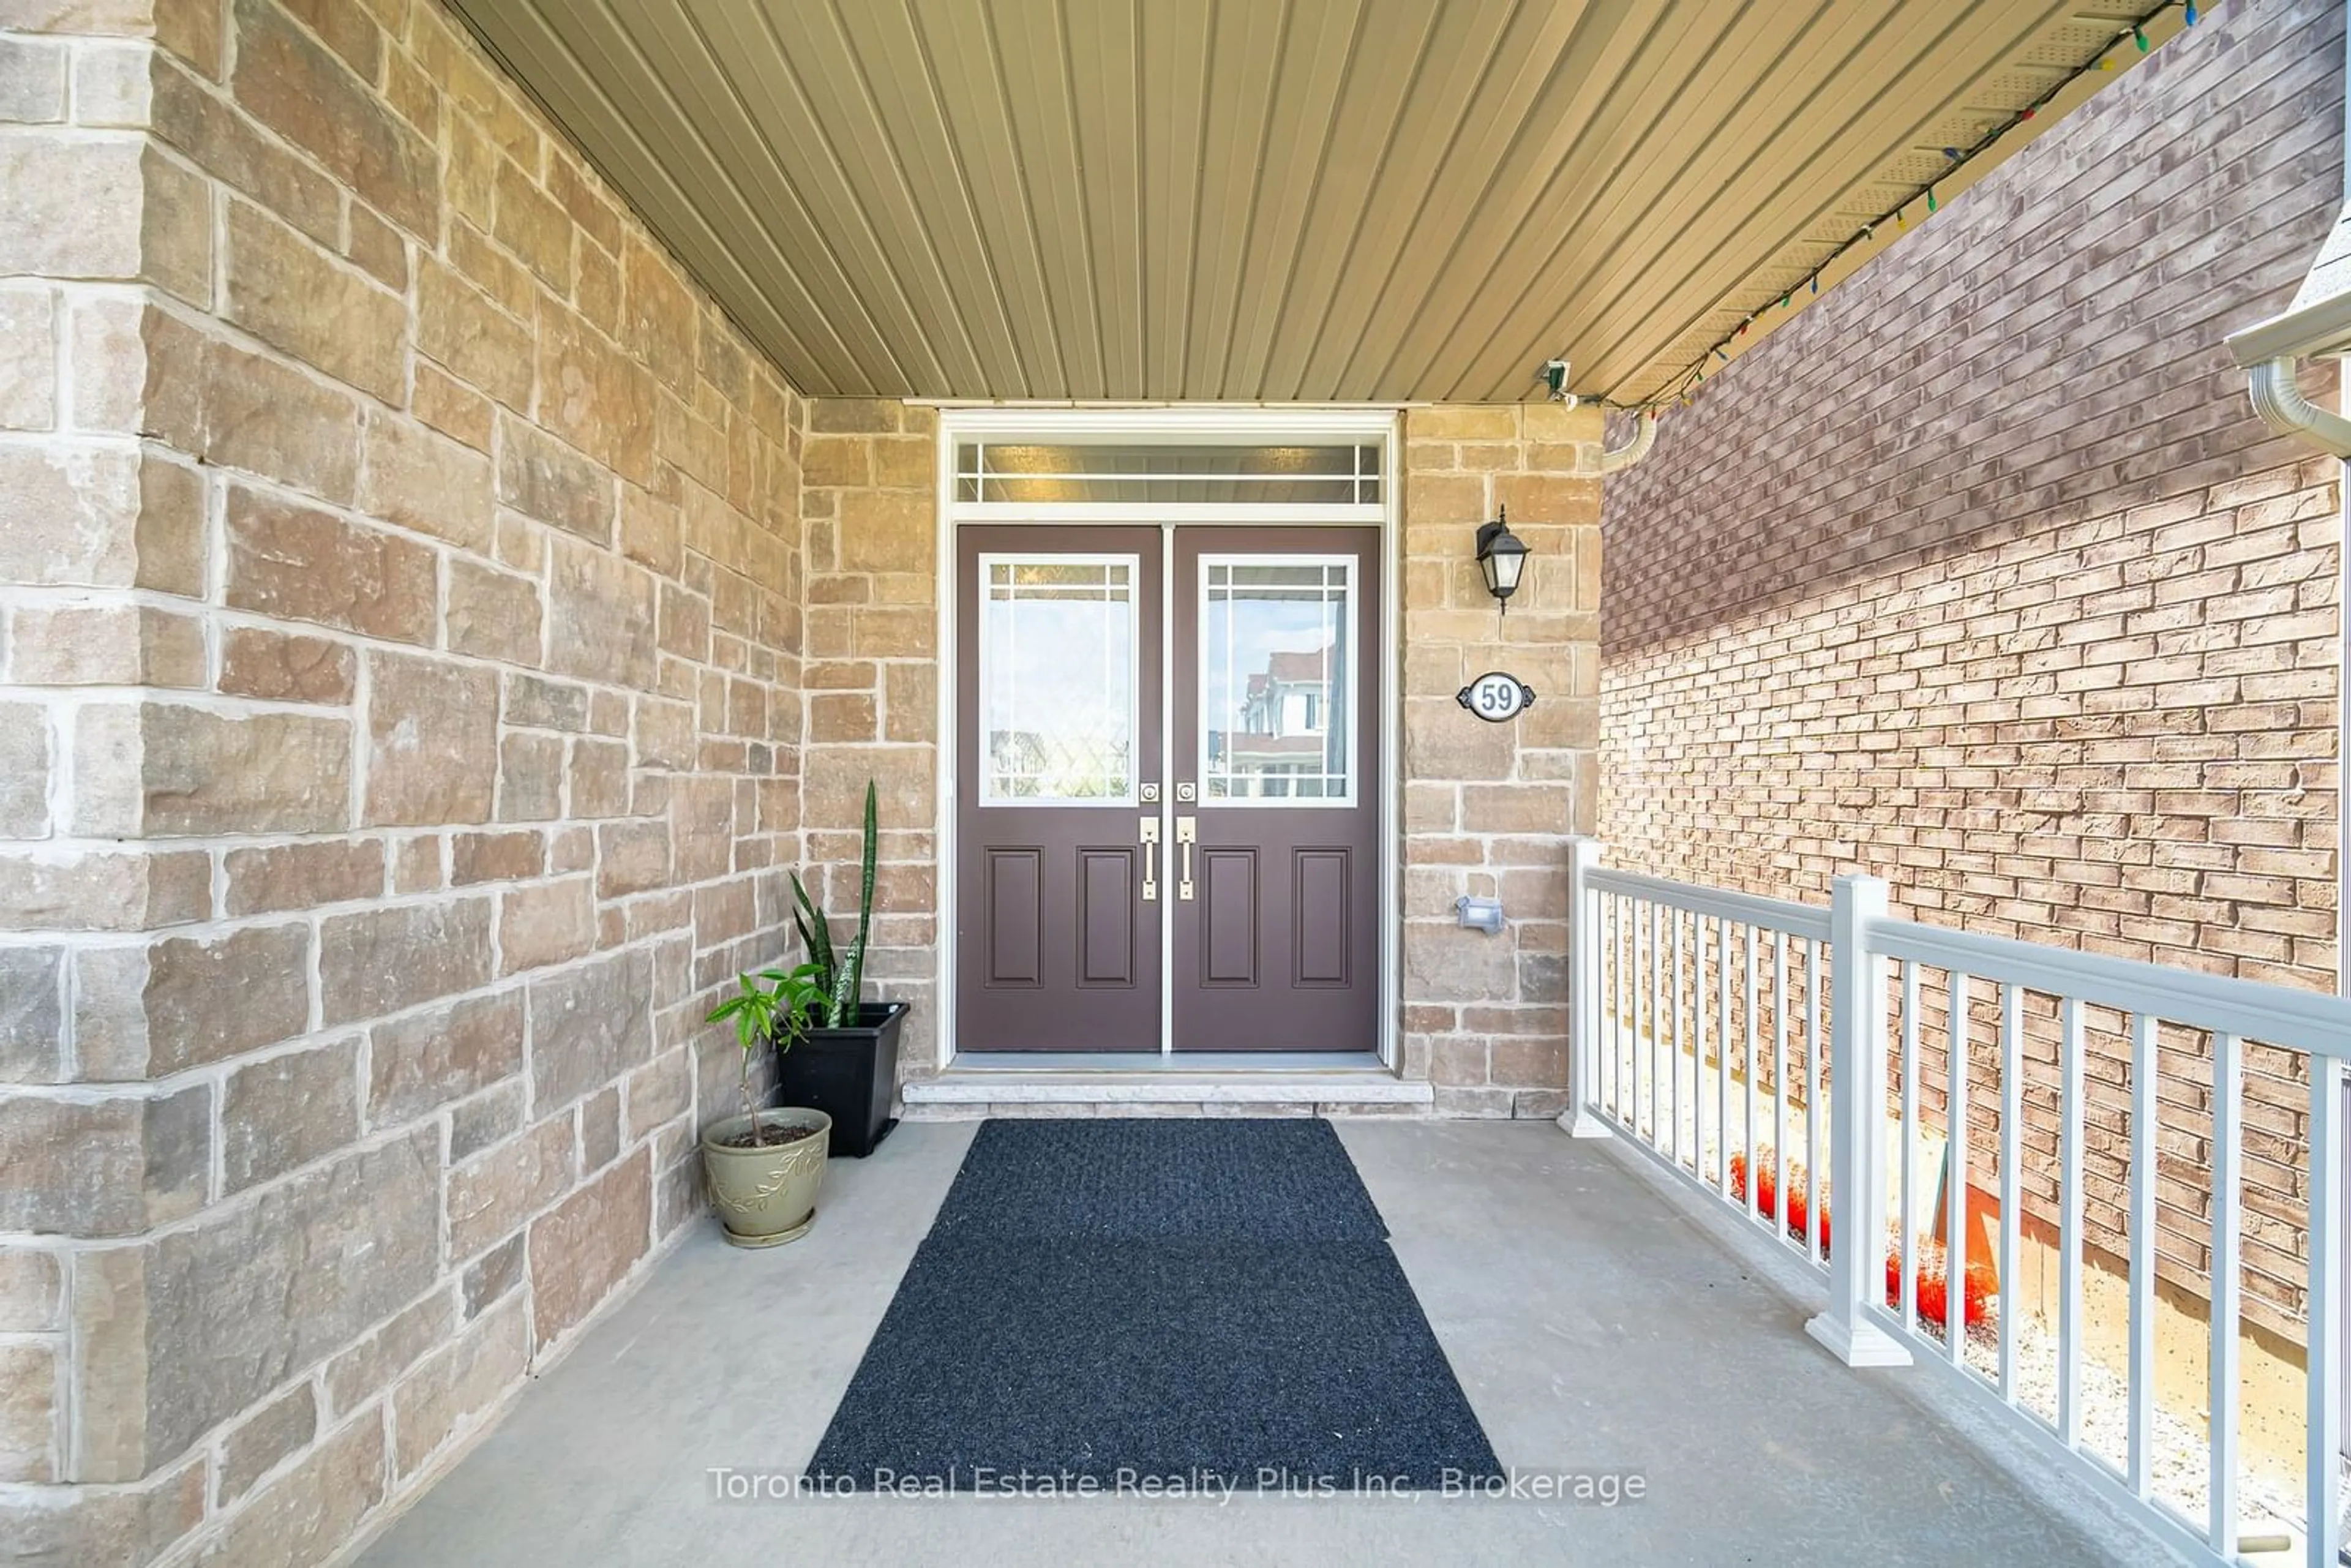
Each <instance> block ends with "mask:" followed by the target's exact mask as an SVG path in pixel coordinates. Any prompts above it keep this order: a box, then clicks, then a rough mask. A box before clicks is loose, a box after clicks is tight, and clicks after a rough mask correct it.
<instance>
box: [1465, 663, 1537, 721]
mask: <svg viewBox="0 0 2351 1568" xmlns="http://www.w3.org/2000/svg"><path fill="white" fill-rule="evenodd" d="M1454 700H1455V701H1457V702H1458V703H1459V704H1460V705H1461V706H1463V707H1466V708H1468V710H1469V711H1470V712H1471V713H1474V714H1476V715H1477V716H1479V718H1482V719H1484V720H1485V721H1486V722H1487V723H1488V724H1501V723H1503V722H1504V721H1506V720H1509V719H1514V718H1516V717H1518V716H1519V715H1520V714H1522V713H1524V712H1526V711H1527V709H1529V708H1531V707H1532V706H1535V693H1534V688H1533V687H1532V686H1530V685H1527V684H1526V682H1524V681H1522V680H1520V679H1519V677H1518V676H1516V675H1506V674H1503V673H1502V672H1501V671H1499V670H1489V671H1487V672H1486V673H1485V674H1482V675H1480V676H1479V677H1478V678H1477V679H1476V680H1474V681H1472V682H1470V683H1469V684H1468V685H1466V686H1463V687H1462V688H1461V689H1460V691H1458V692H1457V693H1456V694H1454Z"/></svg>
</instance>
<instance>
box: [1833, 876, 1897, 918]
mask: <svg viewBox="0 0 2351 1568" xmlns="http://www.w3.org/2000/svg"><path fill="white" fill-rule="evenodd" d="M1831 893H1832V895H1833V896H1834V897H1835V898H1837V899H1841V900H1850V901H1851V902H1853V903H1854V904H1858V905H1862V906H1865V907H1875V908H1879V909H1883V908H1884V907H1885V906H1886V879H1885V878H1884V877H1882V876H1873V875H1871V874H1870V873H1868V872H1865V871H1849V872H1844V873H1840V874H1839V875H1838V877H1837V879H1836V881H1835V882H1834V883H1833V884H1831Z"/></svg>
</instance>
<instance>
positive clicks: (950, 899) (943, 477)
mask: <svg viewBox="0 0 2351 1568" xmlns="http://www.w3.org/2000/svg"><path fill="white" fill-rule="evenodd" d="M927 406H933V407H936V408H937V409H938V416H939V429H938V438H937V450H936V451H935V454H934V458H935V463H936V476H937V486H938V487H937V510H938V528H937V538H936V540H935V562H936V566H937V571H938V579H937V595H938V603H937V614H938V650H939V657H938V682H937V685H938V692H937V705H938V707H937V716H936V721H935V722H936V726H937V728H936V735H937V737H938V742H937V755H938V769H937V784H938V788H937V791H936V800H937V812H938V814H937V819H936V821H935V823H934V829H935V841H936V845H937V851H936V853H937V860H936V867H937V875H936V878H935V883H936V886H935V897H936V902H935V910H934V913H935V916H936V919H937V931H938V942H937V951H938V954H939V967H938V975H937V990H936V993H935V995H936V1002H935V1006H936V1007H937V1008H938V1030H937V1040H938V1044H937V1051H936V1065H937V1067H938V1068H940V1069H941V1070H942V1071H946V1070H948V1069H950V1068H951V1067H952V1066H953V1064H954V1063H955V1061H956V1047H955V977H956V962H957V952H956V804H957V801H956V788H957V773H958V766H959V762H960V758H958V756H957V754H956V741H957V735H958V726H957V722H956V686H957V684H958V683H957V674H958V670H957V664H958V659H957V648H958V643H957V640H956V639H957V630H958V629H957V625H956V611H957V603H956V600H957V594H958V591H959V584H958V582H957V580H956V528H958V527H960V526H962V525H963V524H965V523H1020V524H1025V525H1048V526H1050V525H1053V524H1062V523H1067V524H1083V523H1105V522H1148V523H1156V524H1160V525H1162V526H1163V534H1162V538H1163V539H1164V540H1165V546H1164V548H1165V549H1168V550H1170V551H1172V549H1173V548H1174V532H1173V528H1174V527H1175V526H1176V525H1198V524H1214V525H1217V526H1228V527H1248V526H1252V525H1254V526H1259V527H1266V526H1272V525H1276V524H1279V525H1280V526H1283V527H1290V528H1297V527H1315V526H1323V527H1353V528H1364V527H1369V526H1376V527H1377V528H1379V529H1380V534H1381V540H1382V562H1381V570H1380V579H1381V595H1380V603H1379V605H1378V606H1377V611H1376V612H1377V615H1378V624H1379V627H1380V632H1379V636H1380V641H1381V647H1380V664H1381V680H1382V683H1383V688H1382V701H1381V703H1380V705H1379V712H1378V720H1379V726H1380V730H1379V747H1378V763H1377V766H1378V768H1379V777H1380V779H1381V780H1382V785H1383V788H1382V789H1381V792H1380V802H1379V817H1380V821H1379V828H1378V832H1379V856H1380V858H1379V867H1378V885H1379V886H1380V887H1381V888H1382V889H1384V891H1385V894H1386V896H1385V897H1384V898H1382V899H1381V900H1380V901H1379V907H1380V932H1379V954H1380V959H1379V998H1378V1009H1379V1010H1378V1016H1379V1035H1378V1040H1377V1041H1376V1048H1377V1052H1378V1060H1379V1061H1380V1062H1381V1063H1382V1064H1384V1065H1383V1072H1384V1076H1385V1077H1386V1078H1387V1081H1388V1082H1395V1078H1394V1076H1393V1074H1394V1071H1395V1065H1396V1063H1397V1061H1399V1060H1400V1056H1399V1051H1398V1040H1397V1030H1398V1023H1399V1019H1400V1016H1401V1008H1402V1003H1401V1001H1400V999H1399V996H1398V986H1399V982H1400V979H1401V976H1402V972H1403V971H1402V967H1401V958H1400V955H1401V950H1402V942H1403V924H1402V921H1403V915H1402V911H1403V901H1402V898H1401V896H1400V894H1401V890H1402V878H1403V855H1402V852H1401V850H1400V847H1399V845H1398V843H1397V841H1396V833H1397V829H1398V825H1399V823H1400V821H1401V820H1402V819H1401V817H1400V815H1399V812H1400V810H1401V799H1400V798H1401V795H1402V792H1403V789H1404V779H1403V767H1402V745H1403V736H1402V733H1401V732H1402V722H1401V717H1402V714H1403V711H1404V710H1403V690H1402V687H1401V685H1400V684H1399V683H1400V680H1401V677H1402V668H1401V665H1402V652H1401V649H1400V647H1399V645H1398V642H1399V637H1400V635H1401V631H1402V626H1403V592H1404V585H1403V583H1402V581H1401V580H1400V578H1399V574H1400V573H1401V571H1402V570H1403V562H1402V533H1403V530H1402V505H1403V502H1402V497H1401V496H1400V495H1399V494H1398V489H1397V487H1398V486H1399V485H1400V483H1401V482H1402V476H1403V472H1404V455H1403V451H1402V446H1403V442H1404V431H1403V424H1402V420H1401V417H1400V415H1401V413H1402V408H1403V405H1400V404H1397V405H1391V404H1381V405H1362V406H1348V407H1342V408H1332V407H1307V406H1298V407H1282V406H1258V405H1239V404H1226V403H1207V404H1179V405H1166V404H1161V405H1157V406H1118V407H1103V406H1071V405H1052V406H1041V407H1031V406H1019V405H1009V404H991V405H988V406H985V407H962V406H955V405H952V404H950V405H939V404H931V405H927ZM1105 436H1115V437H1117V438H1119V439H1121V440H1124V441H1130V442H1151V441H1165V442H1167V443H1170V444H1189V443H1200V444H1207V443H1212V442H1218V441H1231V442H1244V443H1270V444H1281V443H1286V442H1294V443H1309V442H1317V441H1332V440H1340V439H1353V440H1356V441H1370V440H1376V441H1378V442H1379V443H1380V447H1381V453H1382V458H1381V469H1382V471H1381V486H1380V501H1379V504H1378V505H1377V506H1368V505H1357V504H1353V503H1346V504H1342V503H1328V504H1322V505H1311V504H1300V505H1269V504H1268V503H1266V502H1263V501H1255V502H1233V503H1229V504H1227V503H1189V504H1184V505H1178V506H1164V507H1160V506H1143V505H1128V504H1114V503H1075V504H1061V505H1054V504H1050V503H1040V504H1035V505H1029V504H1020V505H1013V504H1008V503H1002V502H977V501H961V500H958V499H957V498H956V444H958V443H959V442H962V441H965V440H983V441H998V442H1002V441H1009V440H1030V441H1036V442H1039V443H1040V444H1050V443H1053V442H1057V441H1063V442H1066V441H1071V440H1077V439H1081V438H1086V437H1093V438H1102V437H1105ZM1162 619H1163V621H1165V620H1166V619H1167V618H1166V617H1163V618H1162ZM1163 635H1164V636H1165V637H1169V638H1172V636H1173V628H1172V626H1165V627H1163ZM1163 686H1164V692H1163V700H1166V701H1172V696H1170V695H1166V694H1172V692H1173V689H1174V683H1173V681H1172V680H1168V681H1165V682H1164V683H1163ZM1162 722H1163V726H1164V725H1165V715H1163V720H1162ZM1175 805H1176V802H1175V801H1174V800H1165V801H1163V802H1162V803H1161V810H1162V812H1163V822H1162V826H1161V830H1160V831H1161V836H1162V841H1163V843H1169V844H1172V843H1173V842H1174V841H1175V823H1174V814H1175ZM1161 941H1162V944H1163V946H1162V950H1161V962H1162V968H1163V973H1165V972H1166V966H1168V965H1170V964H1172V963H1173V958H1174V955H1173V946H1174V942H1175V930H1174V926H1173V924H1172V923H1170V922H1165V921H1163V922H1162V923H1161ZM1166 996H1167V993H1166V992H1165V990H1164V989H1163V992H1162V1002H1161V1023H1160V1043H1161V1048H1162V1054H1163V1055H1172V1054H1173V1049H1172V1048H1173V1044H1174V1039H1173V1034H1172V1031H1171V1030H1170V1027H1169V1025H1170V1023H1171V1021H1172V1020H1170V1019H1168V1018H1167V1016H1166V1014H1167V1011H1168V1002H1167V1000H1166ZM1128 1071H1133V1070H1132V1069H1130V1070H1128ZM1356 1082H1357V1084H1358V1086H1359V1087H1363V1086H1365V1085H1366V1083H1367V1081H1366V1080H1364V1079H1363V1078H1358V1079H1357V1080H1356ZM1417 1087H1418V1089H1419V1090H1420V1091H1421V1097H1422V1098H1425V1097H1426V1089H1427V1086H1426V1084H1422V1085H1418V1086H1417ZM915 1088H916V1085H914V1084H909V1085H908V1086H907V1099H908V1103H910V1104H914V1103H923V1100H922V1096H921V1095H919V1094H917V1093H916V1092H914V1091H915ZM1154 1097H1155V1098H1160V1099H1165V1098H1166V1095H1165V1092H1164V1088H1163V1092H1156V1093H1155V1096H1154ZM1302 1097H1305V1096H1300V1095H1295V1094H1293V1095H1290V1096H1289V1098H1290V1099H1298V1098H1302ZM1350 1097H1352V1098H1355V1099H1362V1098H1364V1096H1363V1095H1361V1094H1354V1095H1353V1096H1345V1095H1332V1096H1330V1098H1332V1099H1334V1100H1335V1099H1343V1098H1350ZM1096 1098H1102V1097H1101V1096H1096ZM1413 1103H1419V1101H1418V1100H1417V1099H1416V1100H1415V1101H1414V1102H1413Z"/></svg>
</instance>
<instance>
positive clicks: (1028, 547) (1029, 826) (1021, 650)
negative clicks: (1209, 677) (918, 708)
mask: <svg viewBox="0 0 2351 1568" xmlns="http://www.w3.org/2000/svg"><path fill="white" fill-rule="evenodd" d="M956 557H957V570H956V579H957V590H956V591H957V592H958V594H959V595H960V598H959V600H958V604H957V615H956V623H957V627H958V632H957V638H958V643H959V646H958V648H957V650H956V653H957V660H956V668H957V681H958V691H957V694H956V699H957V700H956V711H957V714H958V719H957V725H958V739H957V745H956V756H957V758H958V759H959V760H958V762H957V764H956V768H957V775H958V777H957V781H956V800H957V807H956V811H957V816H956V841H957V843H958V846H959V848H958V851H957V853H956V1047H957V1049H958V1050H959V1051H1153V1052H1155V1051H1158V1050H1159V1049H1160V1032H1159V1023H1160V1016H1161V1013H1160V1008H1161V996H1162V989H1161V976H1162V972H1163V967H1162V963H1161V951H1162V948H1161V942H1162V925H1161V915H1162V912H1163V911H1164V910H1165V908H1166V906H1167V905H1166V891H1165V889H1166V884H1165V876H1164V873H1165V855H1164V851H1165V845H1164V844H1160V843H1157V842H1150V843H1146V842H1145V841H1144V840H1145V838H1146V836H1149V837H1152V838H1156V837H1157V835H1158V833H1159V831H1160V830H1161V827H1162V819H1161V815H1160V801H1159V800H1158V796H1159V794H1160V789H1161V783H1162V779H1163V777H1164V775H1163V773H1162V751H1161V745H1160V729H1161V722H1160V718H1161V714H1162V711H1163V707H1162V694H1163V687H1162V685H1161V665H1162V649H1163V643H1162V637H1161V630H1162V625H1163V622H1162V620H1161V616H1162V613H1163V606H1164V601H1165V582H1164V575H1165V574H1164V557H1163V540H1162V538H1161V533H1160V530H1159V529H1158V528H1154V527H1143V528H964V529H962V530H961V531H960V536H959V538H958V539H957V548H956Z"/></svg>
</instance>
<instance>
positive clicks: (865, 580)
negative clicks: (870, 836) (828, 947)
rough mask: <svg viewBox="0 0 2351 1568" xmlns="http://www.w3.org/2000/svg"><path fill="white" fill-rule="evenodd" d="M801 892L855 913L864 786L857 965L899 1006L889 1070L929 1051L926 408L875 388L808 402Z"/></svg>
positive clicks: (933, 633) (930, 434)
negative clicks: (868, 873)
mask: <svg viewBox="0 0 2351 1568" xmlns="http://www.w3.org/2000/svg"><path fill="white" fill-rule="evenodd" d="M801 486H802V487H801V492H800V497H801V507H802V513H803V516H804V517H805V518H806V527H807V529H808V544H807V556H808V611H807V643H806V648H805V653H804V658H805V663H804V664H803V671H804V674H803V682H802V684H803V685H804V686H805V688H806V705H807V709H808V713H807V737H808V750H807V758H806V770H807V777H806V779H805V781H804V787H803V796H802V801H801V817H802V823H801V826H802V831H803V832H804V834H805V840H806V845H807V852H808V861H809V864H810V867H811V868H812V869H811V870H810V872H809V873H806V874H807V875H808V877H809V892H810V894H811V895H812V896H814V897H816V898H818V899H819V900H820V901H821V902H822V903H823V904H824V906H825V908H826V909H827V911H828V912H829V913H831V915H834V916H835V917H836V918H838V919H842V920H853V919H854V918H855V916H856V913H857V893H858V886H857V883H858V853H859V849H860V845H861V842H862V839H861V835H862V832H863V824H864V813H865V786H866V784H867V782H868V781H869V780H871V781H872V784H873V786H874V789H875V799H876V803H877V804H876V820H877V821H878V822H879V824H880V829H881V836H880V839H879V841H878V850H877V856H876V859H877V865H876V870H875V873H874V886H873V933H872V946H871V948H870V950H869V953H868V956H867V958H866V964H865V973H866V975H867V977H869V978H870V979H871V980H872V982H873V985H874V987H875V988H878V989H879V990H880V991H881V992H882V994H883V995H886V996H888V997H890V998H893V999H894V1000H904V1001H908V1002H912V1003H913V1004H914V1010H913V1011H912V1012H911V1013H909V1014H908V1015H907V1019H906V1022H905V1026H904V1031H903V1033H902V1034H901V1036H900V1038H899V1043H898V1071H899V1075H900V1077H901V1078H909V1077H927V1076H928V1075H930V1074H931V1073H932V1072H933V1071H935V1070H936V1066H937V1061H938V1008H937V1005H936V1003H937V998H939V996H940V995H941V994H942V991H943V988H942V987H941V985H940V983H939V981H940V977H939V974H938V954H937V947H936V945H937V942H938V932H939V920H940V915H939V913H938V893H939V879H938V844H939V839H938V831H937V823H938V814H939V807H940V802H941V800H943V798H944V797H943V796H942V794H941V792H940V789H939V787H938V762H939V746H938V727H939V709H938V673H939V645H938V638H939V600H938V413H937V411H936V410H935V409H929V408H921V407H915V406H913V405H910V404H906V403H901V402H889V401H868V400H862V399H855V398H824V399H820V400H817V401H814V402H810V404H809V405H808V435H807V444H806V446H805V447H804V448H803V450H802V462H801Z"/></svg>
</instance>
